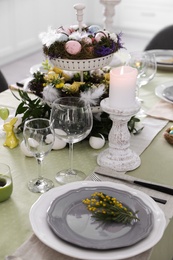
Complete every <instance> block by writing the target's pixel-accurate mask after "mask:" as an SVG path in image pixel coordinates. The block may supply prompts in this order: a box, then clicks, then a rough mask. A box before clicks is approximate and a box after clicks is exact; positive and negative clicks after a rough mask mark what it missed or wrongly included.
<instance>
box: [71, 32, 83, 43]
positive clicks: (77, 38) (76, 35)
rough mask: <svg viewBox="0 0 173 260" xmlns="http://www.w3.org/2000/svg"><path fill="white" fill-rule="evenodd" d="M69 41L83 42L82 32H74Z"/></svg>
mask: <svg viewBox="0 0 173 260" xmlns="http://www.w3.org/2000/svg"><path fill="white" fill-rule="evenodd" d="M69 40H77V41H80V40H81V33H80V32H73V33H71V34H70V35H69Z"/></svg>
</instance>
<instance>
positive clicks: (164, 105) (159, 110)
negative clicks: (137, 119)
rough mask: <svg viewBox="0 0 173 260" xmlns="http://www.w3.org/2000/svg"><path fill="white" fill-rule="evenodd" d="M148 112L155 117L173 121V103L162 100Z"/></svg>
mask: <svg viewBox="0 0 173 260" xmlns="http://www.w3.org/2000/svg"><path fill="white" fill-rule="evenodd" d="M146 114H147V115H148V116H151V117H154V118H160V119H166V120H169V121H173V104H171V103H168V102H165V101H163V100H161V101H160V102H158V103H156V105H154V106H153V107H152V108H151V109H149V110H148V111H147V112H146Z"/></svg>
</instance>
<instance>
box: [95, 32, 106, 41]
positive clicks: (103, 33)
mask: <svg viewBox="0 0 173 260" xmlns="http://www.w3.org/2000/svg"><path fill="white" fill-rule="evenodd" d="M103 37H107V33H106V32H103V31H100V32H98V33H96V35H95V40H96V41H97V42H99V41H101V39H102V38H103Z"/></svg>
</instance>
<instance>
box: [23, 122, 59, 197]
mask: <svg viewBox="0 0 173 260" xmlns="http://www.w3.org/2000/svg"><path fill="white" fill-rule="evenodd" d="M23 136H24V140H25V144H26V147H27V148H28V150H29V151H31V153H32V154H33V156H34V157H35V158H36V160H37V163H38V177H37V178H35V179H32V180H30V181H29V182H28V189H29V190H30V191H32V192H40V193H44V192H46V191H48V190H49V189H51V188H53V187H54V184H53V182H52V181H51V180H49V179H47V178H44V177H43V176H42V173H41V168H42V167H41V166H42V162H43V159H44V157H45V156H46V155H47V154H48V153H49V152H50V151H51V148H52V146H53V143H54V140H55V133H54V129H53V126H52V124H51V123H50V120H48V119H43V118H35V119H30V120H27V121H26V122H25V124H24V129H23Z"/></svg>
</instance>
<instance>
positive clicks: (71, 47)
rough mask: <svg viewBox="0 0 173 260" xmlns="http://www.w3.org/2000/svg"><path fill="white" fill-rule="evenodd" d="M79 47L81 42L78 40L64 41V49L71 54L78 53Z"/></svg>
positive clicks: (80, 47)
mask: <svg viewBox="0 0 173 260" xmlns="http://www.w3.org/2000/svg"><path fill="white" fill-rule="evenodd" d="M81 49H82V46H81V44H80V43H79V42H77V41H73V40H71V41H68V42H66V44H65V50H66V51H67V52H68V53H69V54H71V55H76V54H78V53H79V52H80V51H81Z"/></svg>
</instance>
